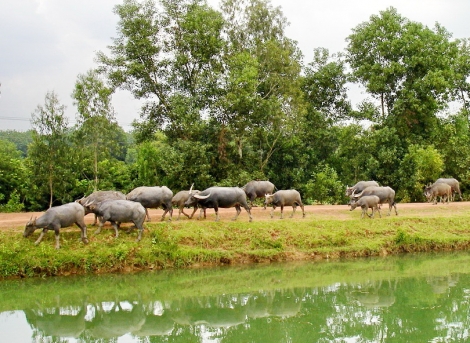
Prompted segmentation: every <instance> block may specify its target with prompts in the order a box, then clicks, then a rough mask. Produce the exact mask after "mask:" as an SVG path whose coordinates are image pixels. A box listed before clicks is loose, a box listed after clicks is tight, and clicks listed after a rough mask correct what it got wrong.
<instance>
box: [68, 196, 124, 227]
mask: <svg viewBox="0 0 470 343" xmlns="http://www.w3.org/2000/svg"><path fill="white" fill-rule="evenodd" d="M125 199H126V195H125V194H124V193H121V192H119V191H96V192H93V193H91V194H90V195H88V196H86V197H83V198H81V199H79V200H77V202H78V203H79V204H81V205H82V206H83V207H84V208H85V215H87V214H89V213H93V211H91V210H90V207H89V205H91V204H99V203H101V202H103V201H105V200H125ZM94 215H95V221H94V222H93V225H96V223H97V222H98V216H97V215H96V213H94Z"/></svg>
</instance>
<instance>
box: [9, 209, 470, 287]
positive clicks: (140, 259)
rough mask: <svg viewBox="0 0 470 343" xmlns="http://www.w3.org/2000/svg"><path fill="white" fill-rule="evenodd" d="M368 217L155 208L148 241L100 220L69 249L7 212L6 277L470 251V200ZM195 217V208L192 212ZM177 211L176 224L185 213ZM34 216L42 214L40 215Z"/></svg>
mask: <svg viewBox="0 0 470 343" xmlns="http://www.w3.org/2000/svg"><path fill="white" fill-rule="evenodd" d="M386 207H387V206H383V209H382V218H379V217H378V216H377V217H376V218H375V219H369V218H366V219H362V220H361V219H360V214H361V213H360V212H361V211H360V209H356V210H354V211H349V209H348V207H347V206H346V205H336V206H324V205H313V206H306V217H305V218H302V215H301V211H300V209H299V208H298V209H297V212H296V214H295V216H294V218H289V215H290V214H291V212H292V208H289V207H288V208H285V211H284V212H285V213H284V217H285V219H283V220H280V219H279V216H280V213H279V212H280V209H279V208H278V209H276V210H275V212H274V219H271V218H270V210H269V209H268V210H263V209H262V208H260V207H256V208H253V210H252V214H253V222H251V223H250V222H248V215H247V213H246V212H245V211H244V210H243V211H242V213H241V214H240V216H239V218H238V220H237V221H231V220H230V218H231V217H233V216H234V214H235V209H223V210H221V220H220V221H219V222H214V218H215V216H214V214H213V213H214V211H213V210H212V209H209V210H208V211H207V213H208V218H207V219H206V220H200V221H198V220H194V219H193V220H188V219H186V217H184V218H183V217H182V219H181V220H180V221H176V220H173V221H172V222H159V221H158V222H157V220H159V219H160V216H161V213H162V211H161V210H151V211H150V215H151V217H152V222H149V223H146V230H145V231H144V234H143V238H142V240H141V241H140V242H139V243H137V242H135V239H136V237H137V232H136V231H135V230H134V231H133V232H132V233H130V234H127V233H126V230H127V228H128V227H130V224H123V225H122V229H121V230H120V236H119V238H117V239H115V238H114V230H113V229H112V227H111V226H110V225H109V224H107V225H106V226H105V228H104V229H103V230H102V232H101V233H100V234H98V235H95V234H94V231H95V230H96V228H95V227H94V226H92V225H91V222H92V221H93V217H92V215H88V216H87V217H86V220H87V224H88V238H89V244H88V245H84V244H83V243H81V242H80V230H79V229H78V228H77V227H71V228H65V229H62V230H61V233H60V240H61V249H60V250H58V251H57V250H55V249H54V234H53V233H52V232H48V234H47V235H46V236H45V237H44V239H43V241H42V242H41V244H39V245H38V246H35V245H34V241H35V240H36V239H37V237H38V235H39V233H40V230H37V231H36V232H35V233H34V234H33V235H32V236H30V237H28V238H23V237H22V232H23V229H24V224H25V223H26V221H27V220H29V218H30V217H31V215H32V214H31V213H20V214H1V215H0V277H1V278H11V277H35V276H52V275H70V274H96V273H114V272H132V271H139V270H155V269H166V268H195V267H201V266H208V265H211V266H215V265H227V264H229V265H240V264H249V263H266V262H272V261H294V260H316V259H318V260H320V259H321V260H323V259H339V258H351V257H363V256H383V255H394V254H399V253H404V252H423V251H451V250H465V249H468V248H469V247H470V227H469V226H468V222H469V220H470V202H455V203H451V204H449V205H431V204H427V203H425V204H421V203H420V204H398V206H397V207H398V211H399V215H398V216H396V215H395V214H394V213H392V215H391V216H389V217H388V216H386V214H387V212H388V208H386ZM186 211H187V212H189V210H186ZM177 212H178V211H177V210H175V211H174V219H176V216H177ZM33 215H40V213H36V214H33Z"/></svg>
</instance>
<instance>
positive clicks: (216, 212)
mask: <svg viewBox="0 0 470 343" xmlns="http://www.w3.org/2000/svg"><path fill="white" fill-rule="evenodd" d="M214 211H215V221H216V222H218V221H219V207H218V206H214Z"/></svg>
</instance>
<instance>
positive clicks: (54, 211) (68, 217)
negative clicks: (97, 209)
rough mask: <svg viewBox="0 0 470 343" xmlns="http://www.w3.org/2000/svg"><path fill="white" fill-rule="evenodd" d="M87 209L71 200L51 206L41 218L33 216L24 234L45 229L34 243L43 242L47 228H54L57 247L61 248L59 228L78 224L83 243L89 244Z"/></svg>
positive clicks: (26, 235) (27, 234) (25, 235)
mask: <svg viewBox="0 0 470 343" xmlns="http://www.w3.org/2000/svg"><path fill="white" fill-rule="evenodd" d="M84 217H85V209H84V208H83V206H82V205H80V204H78V203H76V202H71V203H68V204H65V205H61V206H56V207H51V208H50V209H48V210H47V211H46V212H45V213H44V214H43V215H42V216H40V217H39V218H34V220H33V217H31V219H30V220H29V222H28V223H27V224H26V227H25V229H24V233H23V236H24V237H28V236H29V235H31V234H32V233H33V232H34V231H35V230H36V229H43V230H42V232H41V234H40V235H39V238H38V239H37V240H36V242H34V244H36V245H37V244H39V243H41V240H42V237H43V236H44V234H45V233H46V232H47V230H54V233H55V242H56V243H55V248H56V249H59V248H60V242H59V229H60V228H62V227H68V226H71V225H72V224H74V223H75V224H77V226H78V227H80V230H81V238H82V241H83V243H85V244H87V243H88V239H87V237H86V225H85V219H84Z"/></svg>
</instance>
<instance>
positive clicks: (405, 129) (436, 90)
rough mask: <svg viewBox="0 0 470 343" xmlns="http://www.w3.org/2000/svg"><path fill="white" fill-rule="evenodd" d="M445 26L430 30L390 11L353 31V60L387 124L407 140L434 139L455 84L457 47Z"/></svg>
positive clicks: (350, 49) (358, 77)
mask: <svg viewBox="0 0 470 343" xmlns="http://www.w3.org/2000/svg"><path fill="white" fill-rule="evenodd" d="M449 39H450V34H449V33H448V32H447V31H446V30H445V29H444V28H443V27H441V26H440V25H438V24H436V26H435V28H434V29H429V28H427V27H425V26H423V25H422V24H420V23H416V22H412V21H409V20H408V19H406V18H403V17H402V16H400V15H399V14H398V13H397V11H396V9H394V8H392V7H391V8H389V9H387V10H386V11H382V12H380V15H379V16H377V15H373V16H371V17H370V21H368V22H364V23H362V24H360V25H358V26H357V27H356V28H354V29H353V33H352V34H351V35H350V36H349V37H348V38H347V40H348V42H349V43H348V47H347V61H348V62H349V64H350V66H351V68H352V74H353V76H354V77H355V79H356V80H358V81H359V82H360V83H362V84H363V85H364V86H365V87H366V89H367V91H368V92H369V93H370V94H372V96H373V97H375V98H376V99H378V100H379V101H380V105H381V113H382V117H383V121H385V120H387V121H388V123H389V124H390V125H393V126H394V127H396V128H397V131H398V133H399V135H400V136H401V137H403V138H404V137H409V136H410V134H411V138H409V139H411V140H420V139H421V138H428V137H429V136H430V134H431V131H432V129H434V128H435V125H436V116H435V115H436V113H437V112H438V111H440V110H442V109H443V108H444V107H445V106H446V104H447V100H448V99H449V96H450V92H451V91H452V90H453V86H454V84H455V75H454V72H453V60H454V59H455V58H456V56H457V47H456V44H455V43H453V42H450V40H449Z"/></svg>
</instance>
